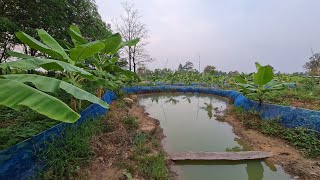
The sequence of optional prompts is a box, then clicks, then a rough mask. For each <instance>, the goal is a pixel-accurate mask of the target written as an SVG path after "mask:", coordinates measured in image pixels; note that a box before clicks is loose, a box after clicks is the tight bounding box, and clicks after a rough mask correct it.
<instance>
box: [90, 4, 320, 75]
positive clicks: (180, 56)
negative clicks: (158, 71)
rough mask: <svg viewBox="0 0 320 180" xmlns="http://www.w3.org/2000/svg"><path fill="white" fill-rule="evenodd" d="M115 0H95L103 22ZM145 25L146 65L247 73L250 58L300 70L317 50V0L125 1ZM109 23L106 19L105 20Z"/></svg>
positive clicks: (118, 10)
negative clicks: (208, 67) (149, 60)
mask: <svg viewBox="0 0 320 180" xmlns="http://www.w3.org/2000/svg"><path fill="white" fill-rule="evenodd" d="M121 2H123V1H121V0H119V1H118V0H96V3H97V5H98V8H99V13H100V15H101V17H102V19H103V20H104V21H105V22H106V23H111V20H112V19H114V18H116V17H118V16H119V15H121V14H122V13H123V9H122V7H121ZM127 2H132V3H134V4H135V8H136V9H138V10H139V11H140V14H141V15H142V22H143V23H145V24H146V25H147V28H148V30H149V36H150V37H149V39H148V41H149V42H150V44H149V45H148V47H147V50H148V52H149V54H150V55H151V56H152V57H154V58H155V59H156V60H155V61H154V62H152V63H149V64H148V65H147V67H149V68H150V69H155V68H165V67H167V68H177V67H178V65H179V63H183V64H184V63H185V62H186V61H191V62H193V63H194V65H195V67H196V68H197V69H198V66H199V59H200V69H201V71H202V70H203V68H204V67H205V66H206V65H214V66H215V67H216V68H217V70H221V71H235V70H238V71H239V72H253V71H254V70H255V65H254V62H256V61H258V62H260V63H261V64H262V65H267V64H268V65H271V66H273V67H274V68H275V69H276V70H278V71H281V72H288V73H290V72H301V71H304V69H303V67H302V66H303V65H304V64H305V62H307V61H308V58H309V57H310V56H311V55H312V51H313V52H320V23H319V19H320V13H319V7H320V1H319V0H259V1H257V0H129V1H127ZM111 26H112V23H111Z"/></svg>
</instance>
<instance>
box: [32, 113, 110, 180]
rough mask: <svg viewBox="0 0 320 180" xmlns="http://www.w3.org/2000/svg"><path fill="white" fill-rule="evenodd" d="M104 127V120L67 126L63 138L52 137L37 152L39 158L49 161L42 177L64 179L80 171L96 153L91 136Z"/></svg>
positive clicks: (41, 174)
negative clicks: (42, 148) (92, 146)
mask: <svg viewBox="0 0 320 180" xmlns="http://www.w3.org/2000/svg"><path fill="white" fill-rule="evenodd" d="M103 129H104V126H103V123H102V120H100V119H99V120H94V121H91V120H88V121H86V122H85V123H83V124H81V125H78V126H72V127H67V128H66V129H65V130H64V131H63V133H62V134H61V138H52V141H51V142H48V143H46V145H45V146H46V148H45V149H44V150H42V151H40V152H37V154H38V159H39V160H40V161H43V162H46V163H47V170H46V171H45V172H41V173H40V178H41V179H63V178H69V177H72V176H74V175H76V174H77V173H78V171H79V170H80V169H79V167H80V166H81V165H82V164H84V163H86V162H87V161H88V159H89V158H90V157H91V156H93V155H94V152H93V150H92V149H91V147H90V140H91V138H92V137H93V136H94V135H96V134H98V133H101V132H102V131H103Z"/></svg>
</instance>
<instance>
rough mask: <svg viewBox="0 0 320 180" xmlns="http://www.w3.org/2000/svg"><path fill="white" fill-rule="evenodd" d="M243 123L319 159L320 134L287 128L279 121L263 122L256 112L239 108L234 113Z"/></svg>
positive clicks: (307, 130) (302, 129)
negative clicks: (279, 138)
mask: <svg viewBox="0 0 320 180" xmlns="http://www.w3.org/2000/svg"><path fill="white" fill-rule="evenodd" d="M233 112H234V113H235V114H236V115H237V116H238V117H239V119H240V120H241V122H242V123H243V124H244V125H245V126H246V127H247V128H251V129H256V130H259V131H261V132H262V133H264V134H267V135H269V136H276V137H281V138H282V139H284V140H286V141H288V142H289V143H290V144H292V145H293V146H295V147H297V148H298V149H300V150H302V151H303V152H304V153H305V154H306V156H307V157H310V158H317V157H319V156H320V140H319V136H320V134H319V132H315V131H312V130H310V129H306V128H301V127H299V128H286V127H284V126H282V125H281V124H280V123H281V122H280V121H279V120H277V119H273V120H261V118H260V116H259V114H258V113H256V112H246V111H244V110H243V109H240V108H237V109H235V110H234V111H233Z"/></svg>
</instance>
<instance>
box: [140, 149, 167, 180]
mask: <svg viewBox="0 0 320 180" xmlns="http://www.w3.org/2000/svg"><path fill="white" fill-rule="evenodd" d="M138 162H139V169H141V171H142V172H143V173H144V177H145V178H148V179H169V176H168V172H167V168H166V164H165V162H166V160H165V156H164V154H158V155H152V156H143V157H141V158H140V159H139V160H138Z"/></svg>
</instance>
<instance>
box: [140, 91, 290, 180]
mask: <svg viewBox="0 0 320 180" xmlns="http://www.w3.org/2000/svg"><path fill="white" fill-rule="evenodd" d="M139 104H140V105H142V106H144V107H145V109H146V111H147V112H148V113H149V114H150V116H151V117H152V118H155V119H158V120H159V121H160V126H161V127H162V128H163V132H164V135H165V136H166V137H165V138H164V140H163V144H164V148H165V150H166V151H167V152H168V153H169V154H170V153H176V152H185V151H194V152H198V151H214V152H226V151H246V150H250V148H249V147H248V146H246V145H245V144H244V143H243V142H242V141H241V140H240V139H239V138H238V137H237V136H236V135H235V134H234V133H233V131H232V126H230V125H229V124H228V123H226V122H222V121H219V120H217V118H216V117H215V115H216V114H221V113H222V111H223V110H225V109H226V107H227V104H228V102H227V100H226V99H223V98H221V97H218V96H213V95H204V94H198V95H193V94H181V93H180V94H179V93H172V94H169V93H164V94H162V93H161V94H149V95H143V96H142V97H141V98H140V99H139ZM174 169H175V170H176V171H177V173H178V175H179V177H180V179H183V180H193V179H197V180H207V179H217V180H233V179H237V180H242V179H243V180H246V179H249V180H262V179H263V180H281V179H291V178H290V176H289V175H288V174H286V173H285V172H284V171H283V169H281V167H279V166H277V165H274V164H272V163H270V162H268V161H261V160H249V161H237V162H231V161H215V162H212V161H180V162H177V163H176V165H175V167H174Z"/></svg>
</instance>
